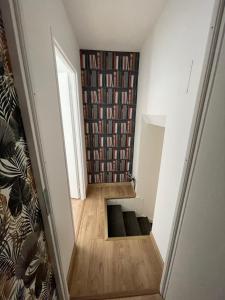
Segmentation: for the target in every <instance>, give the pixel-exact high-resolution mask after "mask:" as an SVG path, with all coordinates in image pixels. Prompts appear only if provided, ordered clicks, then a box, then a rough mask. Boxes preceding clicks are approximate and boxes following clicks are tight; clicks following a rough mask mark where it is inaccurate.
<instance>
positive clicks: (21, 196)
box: [0, 16, 56, 300]
mask: <svg viewBox="0 0 225 300" xmlns="http://www.w3.org/2000/svg"><path fill="white" fill-rule="evenodd" d="M53 298H54V299H55V298H56V286H55V280H54V275H53V271H52V265H51V261H50V259H49V255H48V249H47V243H46V239H45V234H44V229H43V224H42V216H41V211H40V207H39V202H38V197H37V192H36V188H35V182H34V178H33V174H32V169H31V162H30V158H29V152H28V149H27V144H26V138H25V134H24V128H23V123H22V119H21V114H20V109H19V104H18V99H17V95H16V91H15V88H14V82H13V75H12V72H11V67H10V61H9V56H8V49H7V43H6V38H5V32H4V27H3V22H2V18H1V16H0V299H1V300H5V299H7V300H8V299H15V300H19V299H21V300H22V299H24V300H25V299H40V300H49V299H53Z"/></svg>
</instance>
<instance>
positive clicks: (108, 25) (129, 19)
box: [64, 0, 166, 51]
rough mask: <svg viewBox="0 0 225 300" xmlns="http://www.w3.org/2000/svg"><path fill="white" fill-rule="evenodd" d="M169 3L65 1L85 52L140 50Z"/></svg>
mask: <svg viewBox="0 0 225 300" xmlns="http://www.w3.org/2000/svg"><path fill="white" fill-rule="evenodd" d="M165 2H166V0H64V3H65V7H66V10H67V12H68V15H69V17H70V19H71V23H72V25H73V27H74V32H75V34H76V37H77V40H78V43H79V46H80V48H81V49H98V50H118V51H138V50H140V48H141V46H142V44H143V42H144V40H145V38H146V37H147V35H148V33H149V32H150V29H151V27H152V26H153V24H154V22H155V21H156V19H157V18H158V16H159V15H160V12H161V10H162V8H163V5H164V4H165Z"/></svg>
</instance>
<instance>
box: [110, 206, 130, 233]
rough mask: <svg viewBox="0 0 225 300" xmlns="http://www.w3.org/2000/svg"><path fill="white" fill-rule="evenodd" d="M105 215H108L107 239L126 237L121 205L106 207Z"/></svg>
mask: <svg viewBox="0 0 225 300" xmlns="http://www.w3.org/2000/svg"><path fill="white" fill-rule="evenodd" d="M107 214H108V236H109V237H120V236H126V231H125V225H124V220H123V212H122V209H121V205H108V206H107Z"/></svg>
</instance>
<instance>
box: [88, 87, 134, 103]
mask: <svg viewBox="0 0 225 300" xmlns="http://www.w3.org/2000/svg"><path fill="white" fill-rule="evenodd" d="M83 103H84V104H87V103H88V104H103V103H105V104H135V103H136V92H134V90H133V89H129V90H127V91H119V90H116V89H112V88H107V89H104V88H98V89H97V90H90V91H88V90H85V89H83Z"/></svg>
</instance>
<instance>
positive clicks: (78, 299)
mask: <svg viewBox="0 0 225 300" xmlns="http://www.w3.org/2000/svg"><path fill="white" fill-rule="evenodd" d="M156 294H159V290H150V289H146V290H143V291H126V292H115V293H106V294H102V295H91V296H75V297H73V296H72V297H71V296H70V300H103V299H116V298H127V297H135V296H145V295H156Z"/></svg>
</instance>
